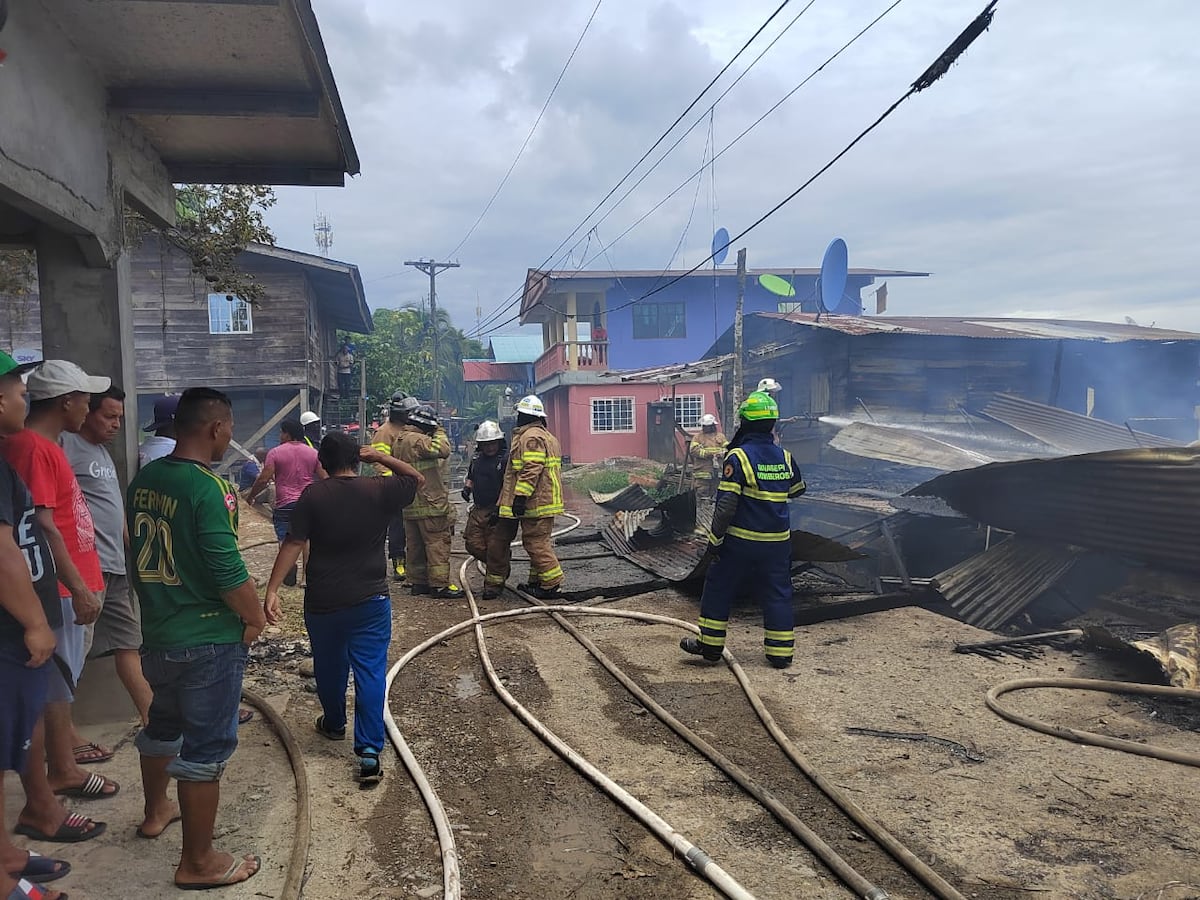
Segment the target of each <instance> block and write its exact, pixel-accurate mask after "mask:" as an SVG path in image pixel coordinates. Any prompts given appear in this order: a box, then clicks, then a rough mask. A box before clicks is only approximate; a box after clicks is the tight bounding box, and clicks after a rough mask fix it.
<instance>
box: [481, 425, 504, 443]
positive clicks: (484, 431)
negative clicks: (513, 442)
mask: <svg viewBox="0 0 1200 900" xmlns="http://www.w3.org/2000/svg"><path fill="white" fill-rule="evenodd" d="M502 440H504V432H503V431H501V430H500V426H499V425H497V424H496V423H495V422H493V421H492V420H491V419H487V420H485V421H484V422H482V423H481V424H480V426H479V428H478V429H477V430H476V432H475V442H476V443H477V444H485V443H487V442H488V441H502Z"/></svg>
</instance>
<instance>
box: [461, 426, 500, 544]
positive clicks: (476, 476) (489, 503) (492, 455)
mask: <svg viewBox="0 0 1200 900" xmlns="http://www.w3.org/2000/svg"><path fill="white" fill-rule="evenodd" d="M505 443H506V442H505V440H504V432H503V431H501V430H500V426H499V425H497V424H496V423H495V422H492V421H490V420H489V421H486V422H484V423H483V424H481V425H480V426H479V427H478V428H477V429H476V430H475V455H474V456H473V457H471V464H470V466H468V467H467V479H466V486H465V487H463V489H462V498H463V499H464V500H466V501H467V502H468V503H470V502H471V498H472V497H474V499H475V505H474V506H472V507H471V512H470V513H469V514H468V516H467V527H466V529H465V530H464V531H463V542H464V543H465V544H466V545H467V552H468V553H470V554H471V555H472V556H473V557H475V558H476V559H477V560H479V561H480V562H487V551H488V540H489V538H490V536H491V533H492V528H493V526H492V524H491V520H492V519H493V518H498V517H499V516H498V510H497V509H496V505H497V504H498V503H499V502H500V486H501V485H502V484H503V483H504V467H505V465H506V464H507V463H508V453H506V452H505Z"/></svg>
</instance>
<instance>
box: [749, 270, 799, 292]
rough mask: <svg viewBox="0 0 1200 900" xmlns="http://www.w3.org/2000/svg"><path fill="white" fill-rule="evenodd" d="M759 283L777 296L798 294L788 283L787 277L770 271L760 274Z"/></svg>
mask: <svg viewBox="0 0 1200 900" xmlns="http://www.w3.org/2000/svg"><path fill="white" fill-rule="evenodd" d="M758 283H759V284H761V285H762V286H763V287H764V288H766V289H767V290H768V291H770V292H771V293H772V294H775V295H776V296H779V297H795V296H796V289H795V288H794V287H792V286H791V285H790V284H788V282H787V279H786V278H780V277H779V276H778V275H772V274H771V273H770V272H767V273H766V274H765V275H759V276H758Z"/></svg>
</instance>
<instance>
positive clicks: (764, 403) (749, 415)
mask: <svg viewBox="0 0 1200 900" xmlns="http://www.w3.org/2000/svg"><path fill="white" fill-rule="evenodd" d="M738 417H739V418H742V419H745V420H746V421H747V422H762V421H764V420H766V419H778V418H779V404H778V403H776V402H775V398H774V397H772V396H771V395H770V394H768V393H766V392H765V391H755V392H754V393H753V394H751V395H750V396H749V397H747V398H746V399H745V400H743V401H742V405H741V406H739V407H738Z"/></svg>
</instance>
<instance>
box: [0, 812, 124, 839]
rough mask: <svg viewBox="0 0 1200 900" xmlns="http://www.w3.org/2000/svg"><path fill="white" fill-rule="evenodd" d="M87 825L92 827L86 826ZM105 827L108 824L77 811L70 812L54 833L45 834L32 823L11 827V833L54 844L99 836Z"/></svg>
mask: <svg viewBox="0 0 1200 900" xmlns="http://www.w3.org/2000/svg"><path fill="white" fill-rule="evenodd" d="M88 825H91V826H92V827H91V828H88ZM107 828H108V825H107V824H106V823H104V822H96V821H95V820H93V819H89V818H88V817H87V816H81V815H79V813H71V814H70V815H69V816H67V817H66V818H65V819H63V822H62V824H61V825H59V826H58V830H57V831H55V832H54V834H46V832H44V831H41V830H39V829H37V828H34V827H33V826H32V825H21V824H18V825H17V827H16V828H14V829H13V834H19V835H22V836H24V837H27V838H31V839H32V840H35V841H50V842H51V843H54V844H78V843H81V842H82V841H90V840H91V839H92V838H98V837H100V835H102V834H104V832H105V830H106V829H107Z"/></svg>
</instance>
